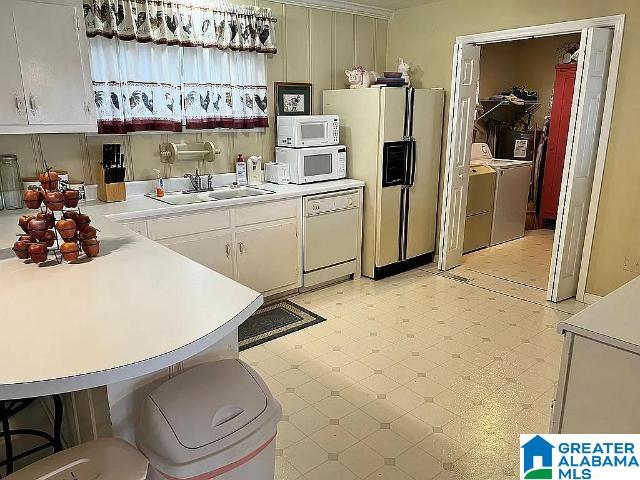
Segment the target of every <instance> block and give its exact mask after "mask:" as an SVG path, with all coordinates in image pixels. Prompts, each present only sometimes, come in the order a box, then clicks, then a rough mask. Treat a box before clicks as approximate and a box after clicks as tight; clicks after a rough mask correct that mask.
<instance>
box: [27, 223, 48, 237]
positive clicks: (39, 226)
mask: <svg viewBox="0 0 640 480" xmlns="http://www.w3.org/2000/svg"><path fill="white" fill-rule="evenodd" d="M28 229H29V235H31V236H32V237H33V238H35V239H36V240H40V239H41V238H42V237H44V234H45V232H46V231H47V230H48V228H47V222H46V221H45V220H38V219H37V218H33V219H32V220H31V221H30V222H29V225H28Z"/></svg>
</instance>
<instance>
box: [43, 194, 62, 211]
mask: <svg viewBox="0 0 640 480" xmlns="http://www.w3.org/2000/svg"><path fill="white" fill-rule="evenodd" d="M44 204H45V205H46V206H47V208H48V209H49V210H52V211H54V212H59V211H60V210H62V209H63V208H64V195H63V194H62V193H60V192H47V193H45V194H44Z"/></svg>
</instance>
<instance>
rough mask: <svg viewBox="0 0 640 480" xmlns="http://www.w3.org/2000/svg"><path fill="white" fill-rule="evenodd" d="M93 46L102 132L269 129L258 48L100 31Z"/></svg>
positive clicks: (111, 1) (262, 62)
mask: <svg viewBox="0 0 640 480" xmlns="http://www.w3.org/2000/svg"><path fill="white" fill-rule="evenodd" d="M114 2H115V0H108V3H109V4H110V5H111V4H114ZM117 3H118V4H120V3H122V2H117ZM125 3H126V2H125ZM147 3H151V2H145V4H147ZM156 3H162V2H156ZM115 11H116V12H117V11H118V9H116V10H115ZM89 52H90V58H91V70H92V77H93V86H94V100H95V105H96V112H97V115H98V132H99V133H108V134H122V133H128V132H140V131H170V132H180V131H183V130H185V129H214V128H229V129H251V128H262V127H268V113H267V82H266V65H265V58H264V54H262V53H258V52H257V51H256V50H255V49H254V50H253V51H249V50H242V49H231V48H227V49H220V48H206V47H204V46H183V45H182V44H177V43H176V44H168V43H166V44H161V43H155V42H146V43H145V42H141V41H129V40H124V39H123V37H122V36H119V35H112V36H111V38H109V36H107V35H96V36H93V37H90V39H89Z"/></svg>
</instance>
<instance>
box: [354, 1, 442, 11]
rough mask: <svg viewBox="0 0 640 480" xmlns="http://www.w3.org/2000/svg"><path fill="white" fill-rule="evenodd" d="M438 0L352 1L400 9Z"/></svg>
mask: <svg viewBox="0 0 640 480" xmlns="http://www.w3.org/2000/svg"><path fill="white" fill-rule="evenodd" d="M437 1H439V0H353V1H352V2H350V3H359V4H361V5H369V6H372V7H380V8H387V9H389V10H400V9H401V8H407V7H415V6H416V5H423V4H425V3H434V2H437Z"/></svg>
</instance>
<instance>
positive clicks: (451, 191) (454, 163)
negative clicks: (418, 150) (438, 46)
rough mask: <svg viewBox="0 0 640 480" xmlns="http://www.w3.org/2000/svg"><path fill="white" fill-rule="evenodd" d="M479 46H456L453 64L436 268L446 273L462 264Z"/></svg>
mask: <svg viewBox="0 0 640 480" xmlns="http://www.w3.org/2000/svg"><path fill="white" fill-rule="evenodd" d="M479 79H480V47H479V46H476V45H464V44H462V45H460V44H458V45H456V57H455V62H454V65H453V82H452V89H451V91H452V93H451V110H450V115H449V137H448V149H447V163H446V171H445V184H444V199H443V200H444V202H443V205H442V222H441V227H440V257H439V261H438V268H440V270H449V269H451V268H453V267H457V266H458V265H460V264H461V263H462V249H463V243H464V222H465V211H466V206H467V191H468V189H469V163H470V161H471V143H472V141H473V123H474V121H475V113H476V105H477V102H478V81H479Z"/></svg>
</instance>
